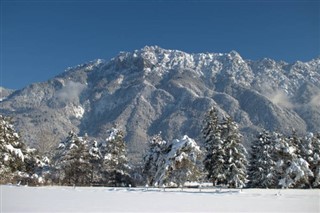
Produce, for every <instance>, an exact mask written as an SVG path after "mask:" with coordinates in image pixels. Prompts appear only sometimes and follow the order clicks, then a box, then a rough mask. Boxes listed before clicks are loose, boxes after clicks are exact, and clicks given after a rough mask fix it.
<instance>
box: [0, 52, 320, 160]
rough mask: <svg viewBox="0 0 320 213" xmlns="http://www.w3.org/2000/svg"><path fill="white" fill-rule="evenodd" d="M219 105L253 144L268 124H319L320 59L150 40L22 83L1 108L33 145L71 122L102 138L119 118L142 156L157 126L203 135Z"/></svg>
mask: <svg viewBox="0 0 320 213" xmlns="http://www.w3.org/2000/svg"><path fill="white" fill-rule="evenodd" d="M212 105H215V106H217V107H218V109H219V112H220V115H221V116H224V115H226V114H230V115H231V116H232V117H233V118H234V119H235V121H236V122H238V123H239V124H240V126H241V129H242V131H243V132H244V133H245V135H246V137H245V138H244V139H245V143H247V144H249V143H250V138H251V137H252V134H255V133H256V130H258V129H259V128H261V127H263V128H266V129H269V130H278V131H282V132H285V133H288V132H291V129H292V128H294V129H297V130H298V131H300V132H305V131H319V126H320V109H319V106H320V59H319V58H318V59H314V60H312V61H310V62H306V63H302V62H296V63H294V64H288V63H285V62H276V61H273V60H271V59H262V60H260V61H250V60H244V59H242V58H241V56H240V55H239V54H238V53H237V52H235V51H232V52H230V53H226V54H215V53H199V54H188V53H184V52H181V51H178V50H165V49H162V48H160V47H157V46H152V47H148V46H147V47H145V48H143V49H141V50H136V51H134V52H131V53H127V52H122V53H120V54H119V55H118V56H116V57H115V58H113V59H111V60H110V61H108V62H105V61H103V60H96V61H93V62H90V63H87V64H83V65H79V66H77V67H74V68H69V69H68V70H66V71H65V72H64V73H62V74H60V75H58V76H57V77H55V78H53V79H51V80H49V81H47V82H42V83H37V84H32V85H30V86H28V87H26V88H24V89H22V90H19V91H15V92H14V93H12V94H11V95H10V96H8V97H7V99H5V100H3V101H2V102H1V105H0V112H1V113H4V114H8V115H12V116H14V117H15V118H16V121H17V125H18V128H19V129H20V130H21V131H22V134H23V135H24V137H25V139H26V140H27V141H28V143H29V144H31V145H32V144H34V145H36V144H39V143H44V142H43V141H44V140H43V138H44V137H45V136H47V137H48V138H51V139H49V140H52V141H54V143H57V141H58V140H59V139H61V138H62V137H64V136H66V134H67V132H68V131H69V130H71V129H73V130H74V131H76V132H77V131H79V132H81V133H82V134H84V133H88V134H89V135H90V136H93V137H96V138H100V139H102V138H104V137H106V130H107V129H108V128H110V127H111V126H112V125H114V124H118V125H120V126H121V127H122V128H123V129H124V131H125V133H126V135H127V137H126V139H127V141H128V146H129V149H130V153H131V155H132V156H133V157H134V158H136V157H137V156H140V155H141V153H142V152H143V150H144V147H145V143H146V141H147V137H148V135H152V134H155V133H157V132H158V131H162V132H163V136H164V138H166V139H167V140H172V139H173V138H177V137H179V136H181V135H184V134H188V135H189V136H190V137H193V138H196V139H197V140H198V141H199V142H200V139H201V134H200V130H201V125H202V119H203V116H204V113H205V112H206V111H207V110H208V109H209V108H210V107H211V106H212Z"/></svg>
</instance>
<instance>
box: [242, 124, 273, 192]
mask: <svg viewBox="0 0 320 213" xmlns="http://www.w3.org/2000/svg"><path fill="white" fill-rule="evenodd" d="M273 153H274V143H273V140H272V137H271V134H270V133H269V132H268V131H266V130H264V131H263V132H262V133H260V134H259V135H258V137H257V139H256V140H255V141H253V143H252V146H251V155H250V165H249V169H248V173H249V183H248V184H249V186H250V187H252V188H274V187H276V184H275V180H274V178H273V174H274V170H275V162H274V157H273Z"/></svg>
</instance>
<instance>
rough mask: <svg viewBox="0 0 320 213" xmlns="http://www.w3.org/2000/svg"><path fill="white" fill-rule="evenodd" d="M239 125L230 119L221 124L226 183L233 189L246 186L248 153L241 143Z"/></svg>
mask: <svg viewBox="0 0 320 213" xmlns="http://www.w3.org/2000/svg"><path fill="white" fill-rule="evenodd" d="M241 137H242V136H241V134H240V133H239V129H238V125H237V124H236V123H235V122H234V121H232V119H231V118H230V117H228V118H227V119H226V120H225V121H224V122H223V123H222V124H221V138H222V140H224V143H223V145H224V153H225V156H224V162H225V171H224V172H225V180H224V181H225V183H226V184H227V185H228V186H229V187H232V188H242V187H244V186H245V185H246V181H247V179H246V177H247V166H248V162H247V159H246V154H247V151H246V149H245V147H244V146H243V145H242V142H241Z"/></svg>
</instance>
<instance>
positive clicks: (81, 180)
mask: <svg viewBox="0 0 320 213" xmlns="http://www.w3.org/2000/svg"><path fill="white" fill-rule="evenodd" d="M201 134H202V136H203V147H200V146H199V145H198V143H197V142H196V141H195V140H193V139H192V138H189V137H188V136H187V135H185V136H183V137H181V138H180V139H175V140H172V141H170V142H167V141H165V140H164V139H163V138H162V136H161V133H159V134H156V135H154V136H152V137H151V139H150V140H149V141H148V148H147V151H146V153H145V155H144V157H143V159H141V162H140V164H139V165H133V164H132V163H130V162H129V160H128V157H127V148H126V143H125V141H124V134H123V131H121V129H119V128H117V127H114V128H112V129H110V130H109V131H108V137H107V138H106V139H105V140H103V141H99V142H97V141H95V140H93V141H92V140H90V139H89V137H88V136H87V135H85V136H83V137H80V136H78V135H77V134H76V133H74V132H72V131H70V132H69V134H68V136H67V137H66V139H65V140H63V141H61V142H60V143H59V145H58V147H57V149H56V151H55V153H54V154H53V156H52V157H51V158H50V159H49V158H48V157H45V156H41V155H40V154H39V153H38V152H37V150H35V149H30V148H28V147H27V146H26V145H25V144H24V143H23V142H22V141H21V139H20V137H19V134H18V133H17V132H16V131H15V129H14V126H13V124H12V121H11V119H10V118H8V117H5V116H2V115H0V183H2V184H5V183H18V184H29V185H45V184H48V185H50V184H54V185H76V186H92V185H97V186H135V185H146V186H155V187H183V186H184V185H185V183H186V182H190V181H195V182H198V183H199V182H208V181H210V182H211V183H212V184H213V186H224V187H229V188H243V187H251V188H281V187H282V188H283V187H284V188H311V187H312V188H320V134H312V133H309V134H308V135H307V136H304V137H301V136H298V135H297V133H296V132H295V131H293V133H292V134H291V135H290V136H284V135H283V134H280V133H277V132H269V131H266V130H263V131H262V132H261V133H260V134H259V135H258V136H257V138H256V139H255V140H254V141H253V142H252V145H251V149H250V152H248V151H247V150H246V148H245V147H244V146H243V144H242V136H241V134H240V132H239V128H238V125H237V124H236V123H235V122H234V121H233V120H232V119H231V117H228V116H226V117H224V118H222V119H219V117H218V112H217V110H216V108H214V107H212V108H211V109H210V110H209V111H208V112H207V113H206V115H205V117H204V122H203V128H202V131H201Z"/></svg>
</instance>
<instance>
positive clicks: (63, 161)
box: [56, 131, 91, 185]
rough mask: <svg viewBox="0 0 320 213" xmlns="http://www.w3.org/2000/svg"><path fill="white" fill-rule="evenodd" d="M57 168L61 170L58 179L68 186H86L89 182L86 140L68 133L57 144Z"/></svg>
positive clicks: (88, 157) (88, 158)
mask: <svg viewBox="0 0 320 213" xmlns="http://www.w3.org/2000/svg"><path fill="white" fill-rule="evenodd" d="M58 149H59V152H58V156H57V160H56V161H57V162H56V163H57V168H58V169H60V168H61V170H62V172H63V174H61V175H60V179H61V180H62V182H63V183H64V184H68V185H70V184H71V185H87V184H89V181H90V175H89V174H90V168H91V167H90V162H89V160H90V156H89V150H88V146H87V140H86V138H82V137H78V136H77V135H76V134H75V133H74V132H72V131H71V132H69V135H68V137H67V138H66V140H65V141H63V142H62V143H60V144H59V147H58Z"/></svg>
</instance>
